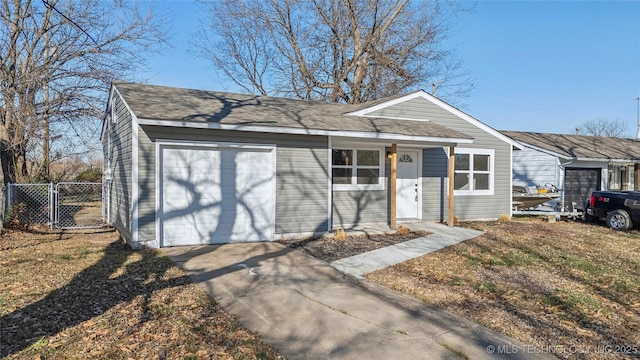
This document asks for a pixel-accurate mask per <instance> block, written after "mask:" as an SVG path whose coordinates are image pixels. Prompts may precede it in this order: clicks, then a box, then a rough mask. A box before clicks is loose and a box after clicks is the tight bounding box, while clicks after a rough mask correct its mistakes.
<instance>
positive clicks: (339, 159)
mask: <svg viewBox="0 0 640 360" xmlns="http://www.w3.org/2000/svg"><path fill="white" fill-rule="evenodd" d="M332 153H333V165H352V164H353V150H333V151H332Z"/></svg>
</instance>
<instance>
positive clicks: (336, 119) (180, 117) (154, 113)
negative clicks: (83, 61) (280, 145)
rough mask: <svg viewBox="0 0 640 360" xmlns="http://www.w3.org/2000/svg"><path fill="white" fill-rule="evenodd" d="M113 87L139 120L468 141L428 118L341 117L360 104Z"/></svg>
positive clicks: (122, 84)
mask: <svg viewBox="0 0 640 360" xmlns="http://www.w3.org/2000/svg"><path fill="white" fill-rule="evenodd" d="M114 86H115V88H116V89H117V90H118V92H119V93H120V94H121V95H122V97H123V98H124V100H125V101H126V103H127V104H128V105H129V107H130V108H131V110H132V111H133V112H134V114H135V115H136V116H137V117H138V118H139V119H146V120H176V121H182V122H215V123H219V124H223V125H241V126H267V127H281V128H293V129H313V130H325V131H357V132H367V133H372V135H373V134H382V133H384V134H397V135H408V136H417V137H430V138H442V139H443V140H444V139H465V140H471V139H472V137H471V136H469V135H467V134H463V133H461V132H458V131H455V130H452V129H449V128H447V127H445V126H441V125H438V124H435V123H433V122H430V121H412V120H397V119H388V118H374V117H361V116H351V115H345V114H347V113H349V112H352V111H356V110H359V109H361V108H363V107H364V106H363V105H364V104H360V105H346V104H330V103H323V102H317V101H305V100H294V99H286V98H276V97H269V96H254V95H246V94H233V93H224V92H215V91H205V90H193V89H183V88H174V87H166V86H157V85H147V84H137V83H125V82H118V83H114Z"/></svg>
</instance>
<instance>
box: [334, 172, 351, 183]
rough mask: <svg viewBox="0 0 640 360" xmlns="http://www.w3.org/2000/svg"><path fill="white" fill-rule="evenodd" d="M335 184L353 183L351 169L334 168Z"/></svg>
mask: <svg viewBox="0 0 640 360" xmlns="http://www.w3.org/2000/svg"><path fill="white" fill-rule="evenodd" d="M332 175H333V183H334V184H351V169H340V168H333V171H332Z"/></svg>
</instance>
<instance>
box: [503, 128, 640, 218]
mask: <svg viewBox="0 0 640 360" xmlns="http://www.w3.org/2000/svg"><path fill="white" fill-rule="evenodd" d="M502 133H503V134H505V135H507V136H509V137H510V138H512V139H514V140H516V141H518V142H519V143H520V144H522V146H523V147H524V149H522V150H518V151H514V152H513V185H514V186H539V187H544V186H549V185H554V186H555V187H557V188H558V189H559V191H560V192H561V197H560V199H561V201H562V206H563V207H564V209H565V210H573V209H583V207H584V203H585V200H586V199H587V198H588V197H589V196H590V195H591V192H593V191H595V190H634V189H640V186H638V181H640V175H639V173H638V171H639V164H640V142H639V141H638V140H635V139H622V138H610V137H600V136H583V135H562V134H543V133H533V132H517V131H503V132H502Z"/></svg>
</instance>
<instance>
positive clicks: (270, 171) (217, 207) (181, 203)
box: [159, 145, 275, 246]
mask: <svg viewBox="0 0 640 360" xmlns="http://www.w3.org/2000/svg"><path fill="white" fill-rule="evenodd" d="M274 160H275V149H274V148H273V147H267V146H265V147H259V146H256V147H250V146H235V147H234V146H219V147H218V146H216V147H204V146H190V147H187V146H184V145H179V146H176V145H163V146H161V147H160V164H159V165H160V175H159V179H160V184H159V186H160V187H159V188H160V189H161V191H160V194H159V195H160V198H161V199H160V205H161V208H160V219H159V220H160V229H159V230H160V232H161V235H160V236H161V242H162V246H176V245H195V244H220V243H227V242H247V241H269V240H273V233H274V230H275V225H274V223H275V215H274V214H275V175H274V169H275V165H274Z"/></svg>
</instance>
